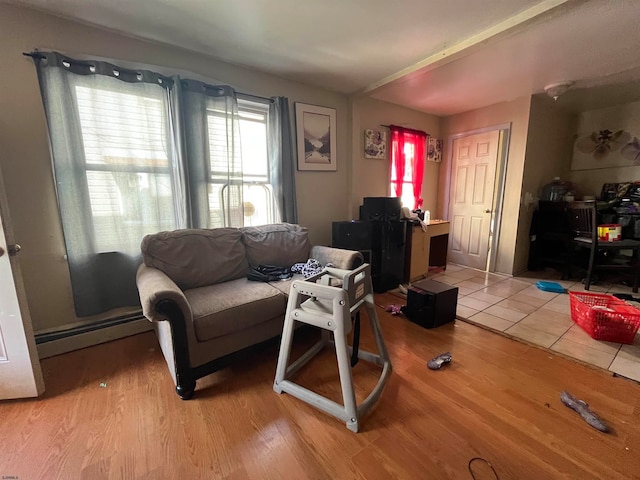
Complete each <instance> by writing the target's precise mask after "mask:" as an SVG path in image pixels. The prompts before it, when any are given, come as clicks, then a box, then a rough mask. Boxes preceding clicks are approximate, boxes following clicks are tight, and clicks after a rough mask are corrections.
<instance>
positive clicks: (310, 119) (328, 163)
mask: <svg viewBox="0 0 640 480" xmlns="http://www.w3.org/2000/svg"><path fill="white" fill-rule="evenodd" d="M295 107H296V138H297V147H298V170H302V171H305V170H306V171H336V170H337V169H338V164H337V158H336V157H337V148H336V135H337V130H336V109H335V108H328V107H320V106H318V105H309V104H307V103H299V102H296V103H295Z"/></svg>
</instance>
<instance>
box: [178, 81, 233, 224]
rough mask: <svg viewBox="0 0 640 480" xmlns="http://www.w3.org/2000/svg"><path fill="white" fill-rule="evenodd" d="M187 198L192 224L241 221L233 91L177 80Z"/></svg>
mask: <svg viewBox="0 0 640 480" xmlns="http://www.w3.org/2000/svg"><path fill="white" fill-rule="evenodd" d="M180 89H181V90H182V99H183V101H182V118H183V122H184V125H183V126H184V130H183V131H184V139H185V152H186V158H187V162H186V163H187V169H188V177H187V181H188V184H189V193H190V194H189V199H190V202H191V215H192V223H193V227H194V228H216V227H242V226H243V225H244V198H243V188H244V177H243V173H242V151H241V150H242V149H241V143H240V123H239V119H240V117H239V113H238V100H237V96H236V92H235V91H234V90H233V89H232V88H231V87H229V86H226V85H224V86H217V85H216V86H214V85H207V84H205V83H202V82H199V81H196V80H182V81H181V82H180Z"/></svg>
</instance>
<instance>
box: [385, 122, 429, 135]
mask: <svg viewBox="0 0 640 480" xmlns="http://www.w3.org/2000/svg"><path fill="white" fill-rule="evenodd" d="M380 126H381V127H385V128H391V127H396V128H401V129H403V130H406V131H407V132H413V133H418V134H421V135H427V136H429V137H430V136H431V135H429V133H428V132H425V131H422V130H416V129H414V128H407V127H400V126H398V125H383V124H380Z"/></svg>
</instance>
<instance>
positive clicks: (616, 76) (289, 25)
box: [0, 0, 640, 116]
mask: <svg viewBox="0 0 640 480" xmlns="http://www.w3.org/2000/svg"><path fill="white" fill-rule="evenodd" d="M0 1H2V0H0ZM4 1H7V0H4ZM8 2H9V3H13V4H18V5H23V6H27V7H32V8H37V9H40V10H45V11H48V12H51V13H53V14H55V15H59V16H63V17H66V18H72V19H76V20H79V21H82V22H85V23H90V24H95V25H99V26H102V27H105V28H108V29H111V30H115V31H118V32H121V33H125V34H127V35H132V36H135V37H139V38H145V39H150V40H154V41H157V42H162V43H166V44H171V45H177V46H180V47H183V48H186V49H189V50H193V51H197V52H201V53H204V54H206V55H209V56H212V57H215V58H218V59H221V60H224V61H227V62H230V63H233V64H236V65H242V66H246V67H250V68H256V69H259V70H263V71H266V72H269V73H272V74H274V75H278V76H280V77H284V78H288V79H292V80H296V81H300V82H304V83H308V84H312V85H317V86H319V87H323V88H326V89H329V90H334V91H337V92H341V93H345V94H358V95H369V96H373V97H374V98H377V99H380V100H384V101H388V102H392V103H396V104H399V105H404V106H407V107H410V108H413V109H416V110H421V111H425V112H428V113H432V114H435V115H440V116H446V115H452V114H456V113H460V112H463V111H467V110H472V109H475V108H480V107H483V106H487V105H491V104H494V103H498V102H502V101H509V100H513V99H515V98H518V97H522V96H524V95H530V94H538V93H541V92H544V86H545V85H547V84H550V83H554V82H559V81H565V80H569V81H573V82H574V84H573V86H572V87H571V89H570V90H569V91H568V92H567V93H566V94H564V95H562V96H561V97H560V98H559V99H558V104H559V105H562V106H564V107H566V108H568V109H571V110H573V111H583V110H590V109H593V108H601V107H603V106H609V105H613V104H618V103H626V102H629V101H635V100H639V99H640V48H639V47H638V45H640V28H639V27H638V21H637V19H638V18H640V1H637V0H482V1H469V0H431V1H424V0H396V1H395V2H390V1H389V0H384V1H383V0H348V1H345V0H321V1H317V0H316V1H312V0H226V1H220V0H219V1H211V0H136V1H131V0H109V1H108V2H105V1H104V0H8Z"/></svg>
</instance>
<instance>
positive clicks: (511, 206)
mask: <svg viewBox="0 0 640 480" xmlns="http://www.w3.org/2000/svg"><path fill="white" fill-rule="evenodd" d="M530 105H531V101H530V97H521V98H518V99H516V100H513V101H511V102H503V103H498V104H496V105H491V106H489V107H485V108H481V109H478V110H473V111H470V112H465V113H461V114H459V115H453V116H450V117H447V118H445V119H443V121H442V124H441V128H442V130H441V131H442V136H443V138H444V139H445V145H444V146H445V152H444V154H443V161H442V165H441V167H440V182H439V189H438V192H439V193H438V210H437V213H438V215H439V216H440V215H442V212H443V211H444V205H445V204H446V203H447V202H448V201H449V199H448V198H445V192H446V191H447V188H446V182H447V181H448V180H447V173H448V171H449V169H450V163H451V159H450V156H451V152H449V151H448V148H449V142H447V141H446V139H447V138H449V137H450V136H452V135H456V134H459V133H464V132H469V131H472V130H477V129H481V128H486V127H491V126H495V125H501V124H511V139H510V144H509V155H508V158H507V175H506V185H505V192H504V204H503V206H502V224H501V228H500V238H499V239H498V249H497V252H496V265H495V269H496V271H497V272H499V273H506V274H513V273H515V272H514V268H515V264H514V263H515V253H516V241H517V237H518V220H519V217H520V194H521V191H522V178H523V174H524V162H525V151H526V143H527V130H528V125H529V110H530Z"/></svg>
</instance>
